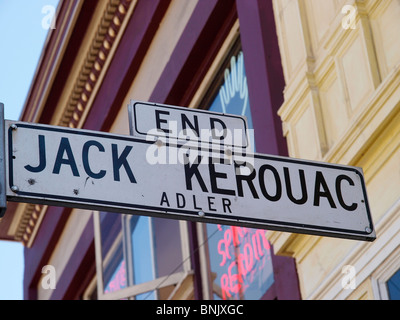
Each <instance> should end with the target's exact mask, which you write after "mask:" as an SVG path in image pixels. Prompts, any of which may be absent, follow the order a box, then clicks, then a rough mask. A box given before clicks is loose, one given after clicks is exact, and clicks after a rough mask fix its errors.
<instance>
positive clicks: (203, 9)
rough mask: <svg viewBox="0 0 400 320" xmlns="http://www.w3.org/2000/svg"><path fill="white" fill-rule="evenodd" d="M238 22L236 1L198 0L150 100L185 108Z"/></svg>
mask: <svg viewBox="0 0 400 320" xmlns="http://www.w3.org/2000/svg"><path fill="white" fill-rule="evenodd" d="M235 19H236V10H235V3H234V1H233V0H223V1H221V0H219V1H218V0H202V1H199V2H198V4H197V6H196V8H195V9H194V11H193V14H192V16H191V17H190V19H189V21H188V23H187V25H186V27H185V30H184V31H183V33H182V36H181V38H180V39H179V41H178V43H177V45H176V47H175V49H174V51H173V53H172V55H171V58H170V60H169V62H168V63H167V65H166V67H165V68H164V70H163V72H162V74H161V77H160V79H159V81H158V83H157V85H156V87H155V88H154V91H153V93H152V94H151V97H150V101H151V102H158V103H167V104H173V105H181V106H186V105H185V104H187V103H188V102H189V101H190V100H191V98H192V96H193V94H194V90H193V88H195V89H197V88H198V85H199V84H200V81H201V80H202V79H203V76H202V75H205V73H206V72H207V71H208V66H209V65H210V64H211V63H212V61H213V60H214V57H215V56H216V54H217V50H218V49H219V47H220V43H221V39H225V36H226V34H227V33H228V32H229V31H230V28H231V27H232V25H233V23H234V21H235ZM221 31H222V32H221ZM194 75H196V76H194ZM196 81H197V82H196ZM190 89H192V90H190Z"/></svg>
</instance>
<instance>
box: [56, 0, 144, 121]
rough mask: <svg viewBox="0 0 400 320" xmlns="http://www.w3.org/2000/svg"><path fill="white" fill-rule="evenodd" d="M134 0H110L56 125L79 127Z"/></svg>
mask: <svg viewBox="0 0 400 320" xmlns="http://www.w3.org/2000/svg"><path fill="white" fill-rule="evenodd" d="M135 2H136V1H132V0H110V1H109V3H108V5H107V8H106V10H105V12H104V14H103V18H102V19H101V22H100V25H99V27H98V30H97V32H96V35H95V37H94V39H93V42H92V45H91V47H90V49H89V52H88V54H87V57H86V59H85V62H84V63H83V66H82V68H81V71H80V73H79V76H78V78H77V80H76V81H75V85H74V89H73V91H72V93H71V95H70V97H69V101H68V105H67V107H66V108H65V111H64V114H63V116H62V117H61V119H60V121H59V123H58V125H60V126H69V127H71V128H77V127H79V122H80V120H81V117H82V116H83V114H84V113H85V111H86V109H87V108H88V101H89V99H90V97H91V95H92V94H93V89H94V87H95V86H96V83H97V82H98V81H99V78H100V75H101V73H102V71H103V67H104V66H105V63H106V60H107V58H108V57H109V54H110V52H111V49H112V46H113V44H114V43H115V40H116V38H117V34H118V33H119V32H120V31H121V26H122V22H123V20H124V19H125V17H126V15H127V12H128V9H129V7H130V6H131V5H132V4H134V3H135Z"/></svg>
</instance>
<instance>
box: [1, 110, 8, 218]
mask: <svg viewBox="0 0 400 320" xmlns="http://www.w3.org/2000/svg"><path fill="white" fill-rule="evenodd" d="M5 154H6V150H5V137H4V104H3V103H0V218H2V217H3V216H4V214H5V212H6V209H7V198H6V161H5Z"/></svg>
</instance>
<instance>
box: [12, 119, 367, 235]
mask: <svg viewBox="0 0 400 320" xmlns="http://www.w3.org/2000/svg"><path fill="white" fill-rule="evenodd" d="M6 132H7V139H6V140H7V141H6V142H7V143H6V146H7V150H8V154H7V161H8V167H9V170H8V175H7V183H8V184H7V199H8V200H9V201H25V202H31V203H41V204H48V205H59V206H67V207H75V208H83V209H90V210H100V211H113V212H120V213H127V214H138V215H148V216H156V217H162V218H172V219H184V220H192V221H200V222H206V223H221V224H231V225H239V226H247V227H254V228H263V229H268V230H278V231H286V232H296V233H305V234H314V235H323V236H332V237H341V238H347V239H358V240H366V241H373V240H374V239H375V232H374V227H373V223H372V218H371V214H370V211H369V206H368V200H367V194H366V189H365V182H364V177H363V173H362V170H361V169H359V168H355V167H349V166H342V165H334V164H328V163H322V162H315V161H305V160H299V159H293V158H286V157H277V156H268V155H262V154H242V152H236V151H235V150H234V149H233V150H232V151H231V152H228V153H227V152H226V150H225V149H219V148H216V149H213V148H211V147H209V148H205V149H204V148H194V147H193V145H192V144H188V145H186V144H184V143H181V142H178V143H176V144H174V143H171V142H169V143H158V142H154V141H147V140H144V139H138V138H135V137H131V136H124V135H114V134H109V133H101V132H95V131H88V130H79V129H69V128H64V127H56V126H48V125H39V124H30V123H24V122H12V121H6Z"/></svg>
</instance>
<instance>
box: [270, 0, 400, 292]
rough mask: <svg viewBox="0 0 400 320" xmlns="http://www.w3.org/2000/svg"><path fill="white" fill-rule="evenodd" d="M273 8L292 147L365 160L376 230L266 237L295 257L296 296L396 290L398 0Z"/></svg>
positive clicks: (309, 154) (283, 111) (296, 152)
mask: <svg viewBox="0 0 400 320" xmlns="http://www.w3.org/2000/svg"><path fill="white" fill-rule="evenodd" d="M274 16H275V19H276V25H277V33H278V38H279V48H280V52H281V57H282V66H283V70H284V75H285V83H286V87H285V92H284V96H285V98H284V100H285V101H284V103H283V104H282V106H281V108H280V109H279V115H280V117H281V119H282V123H283V128H284V135H285V136H286V138H287V142H288V149H289V154H290V156H292V157H298V158H306V159H314V160H322V161H326V162H332V163H340V164H349V165H354V166H358V167H361V168H363V170H364V174H365V179H366V184H367V192H368V197H369V202H370V207H371V212H372V217H373V220H374V224H375V228H376V236H377V238H376V240H375V241H374V242H372V243H363V242H354V241H350V240H337V239H329V238H326V237H325V238H323V237H312V236H304V235H295V234H279V233H271V234H270V235H269V237H268V239H269V240H270V241H271V242H272V243H273V244H274V248H275V251H276V252H277V253H278V254H282V255H287V256H291V257H294V258H295V259H296V264H297V270H298V272H299V280H300V288H301V295H302V298H303V299H398V298H399V295H398V291H396V290H395V289H393V287H395V283H396V281H398V277H399V276H398V275H399V272H398V270H399V268H400V260H399V254H398V253H399V242H400V235H399V226H400V225H399V223H400V221H399V217H400V215H399V209H400V207H399V204H400V202H399V199H400V197H399V196H400V188H399V183H400V176H399V174H400V171H399V163H400V158H399V156H400V153H399V152H400V150H399V134H398V132H399V124H400V122H399V112H400V105H399V93H400V91H399V89H400V88H399V82H398V79H399V63H400V42H399V41H398V40H397V39H396V36H395V32H394V30H397V28H398V27H399V23H400V19H399V18H400V4H399V2H398V1H390V0H389V1H340V0H337V1H336V0H332V1H318V0H316V1H313V0H310V1H307V0H306V1H280V0H276V1H274ZM397 283H398V282H397Z"/></svg>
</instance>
